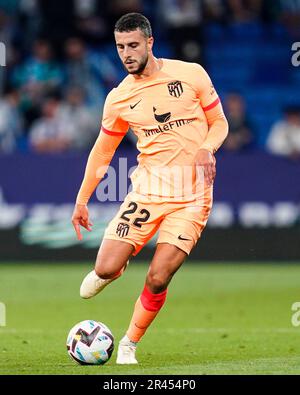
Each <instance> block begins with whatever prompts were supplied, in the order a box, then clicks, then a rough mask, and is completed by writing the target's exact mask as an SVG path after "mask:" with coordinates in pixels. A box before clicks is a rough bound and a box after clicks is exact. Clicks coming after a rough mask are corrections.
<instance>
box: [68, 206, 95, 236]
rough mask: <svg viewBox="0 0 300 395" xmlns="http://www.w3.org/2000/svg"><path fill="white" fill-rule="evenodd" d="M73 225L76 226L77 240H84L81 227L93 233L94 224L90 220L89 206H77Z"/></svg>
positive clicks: (73, 216)
mask: <svg viewBox="0 0 300 395" xmlns="http://www.w3.org/2000/svg"><path fill="white" fill-rule="evenodd" d="M72 224H73V226H74V229H75V232H76V235H77V239H78V240H82V234H81V232H80V226H83V227H84V228H85V229H86V230H88V231H89V232H91V231H92V228H91V227H92V226H93V224H92V222H91V221H90V220H89V210H88V208H87V206H85V205H83V204H76V205H75V207H74V211H73V215H72Z"/></svg>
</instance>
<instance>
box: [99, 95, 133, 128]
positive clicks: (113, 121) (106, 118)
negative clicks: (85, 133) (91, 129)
mask: <svg viewBox="0 0 300 395" xmlns="http://www.w3.org/2000/svg"><path fill="white" fill-rule="evenodd" d="M115 97H116V94H115V91H114V90H112V91H111V92H110V93H109V94H108V95H107V98H106V100H105V103H104V108H103V116H102V126H101V129H102V131H103V132H104V133H106V134H109V135H111V136H124V135H125V134H126V133H127V130H128V128H129V125H128V122H126V121H124V120H123V119H122V118H121V117H120V110H119V108H118V103H116V100H114V98H115Z"/></svg>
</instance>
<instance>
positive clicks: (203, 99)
mask: <svg viewBox="0 0 300 395" xmlns="http://www.w3.org/2000/svg"><path fill="white" fill-rule="evenodd" d="M192 76H193V77H192V81H193V86H194V89H195V90H196V92H197V96H198V97H199V100H200V104H201V107H202V108H203V110H204V111H209V110H211V109H213V108H214V107H215V106H216V105H218V104H219V103H220V99H219V96H218V94H217V92H216V90H215V88H214V86H213V83H212V81H211V79H210V77H209V75H208V74H207V72H206V71H205V70H204V68H203V67H202V66H200V65H199V64H196V63H194V64H193V73H192Z"/></svg>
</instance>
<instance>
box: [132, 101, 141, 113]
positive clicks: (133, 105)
mask: <svg viewBox="0 0 300 395" xmlns="http://www.w3.org/2000/svg"><path fill="white" fill-rule="evenodd" d="M141 101H142V99H141V100H139V101H138V102H137V103H135V104H130V108H131V109H132V110H133V109H134V107H136V106H137V105H138V104H139V103H140V102H141Z"/></svg>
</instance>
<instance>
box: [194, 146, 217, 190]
mask: <svg viewBox="0 0 300 395" xmlns="http://www.w3.org/2000/svg"><path fill="white" fill-rule="evenodd" d="M195 162H196V166H201V167H203V169H204V179H205V182H206V183H207V184H208V185H212V184H213V182H214V179H215V176H216V158H215V157H214V155H212V153H211V152H209V151H208V150H206V149H200V150H199V151H198V153H197V155H196V159H195Z"/></svg>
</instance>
